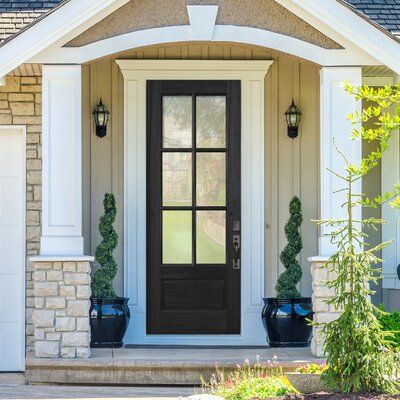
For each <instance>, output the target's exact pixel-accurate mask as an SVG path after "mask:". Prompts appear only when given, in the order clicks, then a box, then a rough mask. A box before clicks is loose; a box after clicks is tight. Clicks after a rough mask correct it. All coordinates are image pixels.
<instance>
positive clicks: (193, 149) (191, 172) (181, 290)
mask: <svg viewBox="0 0 400 400" xmlns="http://www.w3.org/2000/svg"><path fill="white" fill-rule="evenodd" d="M240 99H241V93H240V82H239V81H148V83H147V116H148V120H147V138H148V139H147V140H148V143H147V188H148V189H147V333H149V334H238V333H240V267H241V265H240V125H241V121H240V119H241V118H240V110H241V106H240Z"/></svg>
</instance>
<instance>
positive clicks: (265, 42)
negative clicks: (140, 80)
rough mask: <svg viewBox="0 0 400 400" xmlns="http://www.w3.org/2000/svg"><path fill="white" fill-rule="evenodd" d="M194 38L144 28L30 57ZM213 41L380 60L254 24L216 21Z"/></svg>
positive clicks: (92, 55)
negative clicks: (320, 45) (244, 25)
mask: <svg viewBox="0 0 400 400" xmlns="http://www.w3.org/2000/svg"><path fill="white" fill-rule="evenodd" d="M192 40H193V38H192V29H191V27H190V25H180V26H169V27H162V28H153V29H145V30H142V31H136V32H130V33H126V34H122V35H118V36H114V37H111V38H108V39H104V40H100V41H97V42H94V43H91V44H88V45H86V46H82V47H62V48H57V47H54V48H51V49H46V50H45V51H43V52H42V53H40V54H38V55H36V56H35V57H33V58H32V59H30V60H29V62H32V63H45V64H52V63H65V64H68V63H77V64H82V63H85V62H88V61H91V60H94V59H97V58H101V57H104V56H107V55H109V54H113V53H118V52H122V51H125V50H129V49H133V48H138V47H143V46H149V45H155V44H161V43H174V42H190V41H192ZM211 41H213V42H233V43H247V44H253V45H257V46H263V47H267V48H271V49H275V50H278V51H282V52H285V53H288V54H292V55H295V56H297V57H300V58H304V59H306V60H309V61H312V62H315V63H317V64H320V65H323V66H336V65H378V64H379V61H377V60H376V59H375V58H373V57H371V56H370V55H369V54H367V53H364V52H362V51H361V50H360V51H358V49H350V50H349V49H338V50H328V49H323V48H321V47H319V46H316V45H313V44H311V43H308V42H305V41H302V40H299V39H296V38H293V37H290V36H285V35H282V34H279V33H274V32H270V31H266V30H262V29H258V28H251V27H242V26H233V25H216V26H215V29H214V33H213V37H212V40H211Z"/></svg>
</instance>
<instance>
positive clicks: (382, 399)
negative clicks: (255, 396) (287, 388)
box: [279, 393, 400, 400]
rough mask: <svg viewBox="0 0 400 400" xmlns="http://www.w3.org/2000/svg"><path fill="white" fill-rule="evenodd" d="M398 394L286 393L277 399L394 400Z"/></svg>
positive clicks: (398, 396) (398, 397)
mask: <svg viewBox="0 0 400 400" xmlns="http://www.w3.org/2000/svg"><path fill="white" fill-rule="evenodd" d="M395 399H400V395H395V396H387V395H383V394H372V393H365V394H362V393H360V394H343V393H316V394H306V395H303V394H288V395H286V396H285V397H281V398H280V399H279V400H395Z"/></svg>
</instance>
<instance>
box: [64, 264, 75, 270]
mask: <svg viewBox="0 0 400 400" xmlns="http://www.w3.org/2000/svg"><path fill="white" fill-rule="evenodd" d="M63 270H64V271H65V272H75V271H76V263H75V262H64V263H63Z"/></svg>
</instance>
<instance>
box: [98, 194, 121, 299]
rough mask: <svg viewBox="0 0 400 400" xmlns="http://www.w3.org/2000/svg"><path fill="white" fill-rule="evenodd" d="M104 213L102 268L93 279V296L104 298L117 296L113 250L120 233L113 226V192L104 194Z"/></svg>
mask: <svg viewBox="0 0 400 400" xmlns="http://www.w3.org/2000/svg"><path fill="white" fill-rule="evenodd" d="M103 204H104V215H102V216H101V217H100V221H99V231H100V235H101V237H102V238H103V241H102V242H101V243H100V244H99V245H98V246H97V249H96V260H97V261H98V263H99V264H100V268H99V269H98V270H97V271H96V272H95V273H94V275H93V279H92V296H93V297H97V298H102V299H107V298H108V299H110V298H115V297H117V294H116V293H115V290H114V288H113V287H112V282H113V280H114V278H115V275H116V274H117V263H116V262H115V260H114V257H113V251H114V249H115V248H116V247H117V245H118V235H117V232H115V230H114V228H113V224H114V222H115V216H116V215H117V207H116V204H115V197H114V195H113V194H111V193H106V194H105V195H104V201H103Z"/></svg>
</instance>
